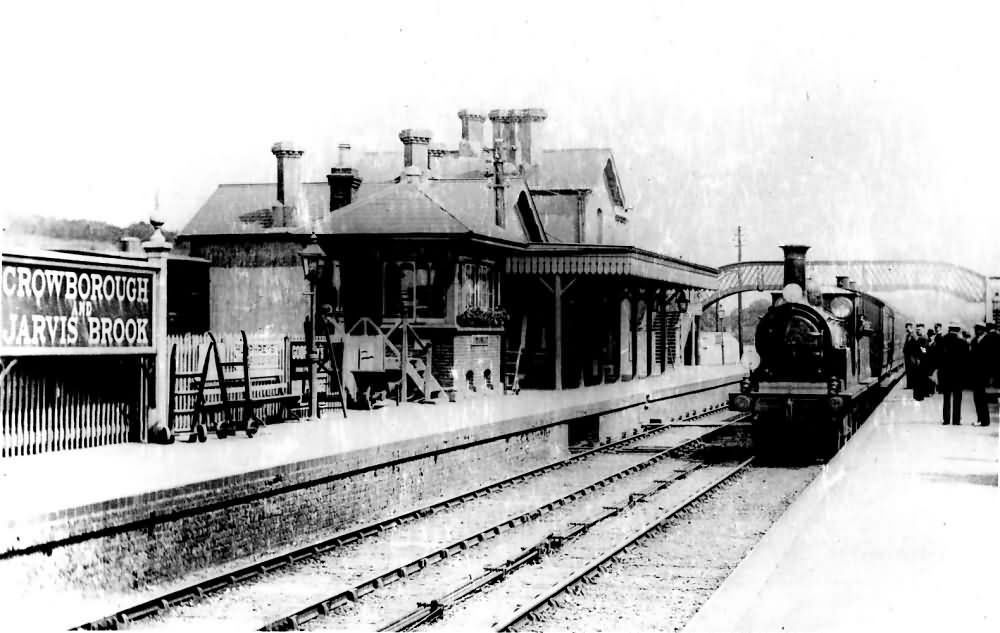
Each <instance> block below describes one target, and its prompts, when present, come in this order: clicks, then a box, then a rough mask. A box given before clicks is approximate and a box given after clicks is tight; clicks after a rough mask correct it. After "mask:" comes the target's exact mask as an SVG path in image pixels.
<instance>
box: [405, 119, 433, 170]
mask: <svg viewBox="0 0 1000 633" xmlns="http://www.w3.org/2000/svg"><path fill="white" fill-rule="evenodd" d="M399 140H400V141H402V142H403V167H416V168H418V169H420V170H421V171H423V170H425V169H427V168H428V157H427V150H428V146H429V145H430V143H431V132H430V130H421V129H411V128H407V129H405V130H402V131H401V132H400V133H399Z"/></svg>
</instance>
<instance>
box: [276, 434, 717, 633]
mask: <svg viewBox="0 0 1000 633" xmlns="http://www.w3.org/2000/svg"><path fill="white" fill-rule="evenodd" d="M735 423H736V421H731V422H729V423H726V424H724V425H721V426H718V427H716V428H713V429H710V430H708V431H706V432H705V433H702V434H701V435H699V436H698V437H695V438H692V439H690V440H687V441H685V442H682V443H681V444H678V445H677V446H674V447H671V448H668V449H666V450H664V451H662V452H660V453H657V454H655V455H653V456H651V457H649V458H647V459H645V460H643V461H641V462H638V463H637V464H633V465H632V466H629V467H627V468H624V469H622V470H619V471H617V472H615V473H612V474H611V475H608V476H607V477H604V478H603V479H600V480H598V481H595V482H593V483H590V484H588V485H586V486H583V487H582V488H579V489H577V490H574V491H573V492H570V493H569V494H566V495H564V496H562V497H560V498H558V499H554V500H552V501H549V502H547V503H544V504H542V505H540V506H538V507H536V508H534V509H532V510H528V511H527V512H523V513H521V514H519V515H517V516H515V517H508V518H506V519H504V520H502V521H501V522H499V523H497V524H495V525H493V526H490V527H488V528H486V529H483V530H480V531H478V532H476V533H474V534H471V535H469V536H466V537H465V538H462V539H460V540H457V541H454V542H452V543H451V544H449V545H445V546H442V547H439V548H438V549H436V550H434V551H432V552H430V553H428V554H424V555H423V556H420V557H419V558H416V559H414V560H412V561H410V562H408V563H405V564H403V565H399V566H397V567H395V568H393V569H389V570H387V571H383V572H380V573H378V574H376V575H375V576H372V577H371V578H368V579H367V580H364V581H362V582H360V583H358V584H356V585H355V586H353V587H351V588H349V589H343V590H341V591H338V592H337V593H335V594H333V595H331V596H328V597H327V598H324V599H322V600H320V601H318V602H314V603H312V604H310V605H308V606H306V607H303V608H301V609H299V610H298V611H295V612H294V613H291V614H289V615H286V616H283V617H281V618H278V619H277V620H273V621H271V622H269V623H267V624H265V625H264V626H263V627H261V628H260V629H259V630H261V631H294V630H297V629H298V628H299V627H300V626H301V625H302V624H305V623H306V622H309V621H311V620H314V619H316V618H318V617H325V616H327V615H329V614H330V613H331V612H333V611H335V610H336V609H339V608H341V607H343V606H344V605H347V604H350V603H352V602H357V601H358V600H359V599H360V598H362V597H364V596H366V595H368V594H369V593H371V592H373V591H375V590H377V589H381V588H382V587H384V586H386V585H388V584H391V583H394V582H396V581H397V580H401V579H403V578H406V577H409V576H412V575H413V574H415V573H419V572H420V571H422V570H423V569H424V568H426V567H428V566H429V565H434V564H437V563H439V562H441V561H443V560H446V559H448V558H450V557H452V556H454V555H456V554H460V553H461V552H463V551H465V550H467V549H469V548H470V547H476V546H478V545H480V544H481V543H484V542H486V541H487V540H490V539H492V538H494V537H496V536H499V535H500V534H502V533H503V532H506V531H508V530H511V529H514V528H516V527H519V526H521V525H523V524H525V523H527V522H528V521H532V520H534V519H537V518H538V517H540V516H542V515H543V514H546V513H548V512H552V511H553V510H555V509H556V508H560V507H562V506H564V505H567V504H569V503H571V502H573V501H576V500H577V499H579V498H581V497H584V496H586V495H588V494H590V493H591V492H593V491H595V490H597V489H598V488H603V487H604V486H607V485H608V484H610V483H613V482H615V481H617V480H619V479H623V478H625V477H627V476H629V475H632V474H634V473H637V472H639V471H641V470H644V469H646V468H649V467H650V466H652V465H654V464H656V463H657V462H660V461H662V460H664V459H666V458H668V457H670V456H671V455H673V454H675V453H680V452H682V451H685V450H693V449H694V448H695V447H696V446H697V443H698V442H701V441H702V440H704V439H705V438H706V437H708V436H709V435H712V434H715V433H718V432H719V431H721V430H723V429H726V428H729V427H731V426H733V425H734V424H735Z"/></svg>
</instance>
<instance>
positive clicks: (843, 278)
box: [837, 275, 851, 290]
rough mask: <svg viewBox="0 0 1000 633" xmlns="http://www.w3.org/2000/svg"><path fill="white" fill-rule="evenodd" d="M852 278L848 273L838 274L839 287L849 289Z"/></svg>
mask: <svg viewBox="0 0 1000 633" xmlns="http://www.w3.org/2000/svg"><path fill="white" fill-rule="evenodd" d="M850 281H851V278H850V277H848V276H847V275H837V287H838V288H843V289H845V290H847V289H848V288H850V285H849V284H850Z"/></svg>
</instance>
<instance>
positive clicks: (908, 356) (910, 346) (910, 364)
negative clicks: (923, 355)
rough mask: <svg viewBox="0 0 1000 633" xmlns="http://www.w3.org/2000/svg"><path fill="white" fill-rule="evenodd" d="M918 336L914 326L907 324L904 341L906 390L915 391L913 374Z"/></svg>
mask: <svg viewBox="0 0 1000 633" xmlns="http://www.w3.org/2000/svg"><path fill="white" fill-rule="evenodd" d="M916 346H917V335H916V334H914V333H913V324H912V323H907V324H906V338H904V339H903V364H904V366H905V367H906V388H907V389H913V385H914V384H915V383H916V380H915V379H914V376H913V372H914V366H915V358H916V350H915V348H916Z"/></svg>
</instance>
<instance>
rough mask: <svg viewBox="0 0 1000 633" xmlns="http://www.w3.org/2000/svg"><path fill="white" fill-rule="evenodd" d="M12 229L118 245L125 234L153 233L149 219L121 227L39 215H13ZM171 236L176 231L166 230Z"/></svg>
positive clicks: (142, 237) (143, 237)
mask: <svg viewBox="0 0 1000 633" xmlns="http://www.w3.org/2000/svg"><path fill="white" fill-rule="evenodd" d="M9 231H10V232H11V233H15V234H16V233H21V234H27V235H45V236H48V237H56V238H60V239H66V240H88V241H93V242H107V243H108V244H111V245H112V246H117V245H118V242H119V241H120V240H121V238H123V237H137V238H139V239H140V240H143V241H145V240H148V239H149V238H150V236H151V235H152V234H153V227H152V225H150V224H149V222H133V223H132V224H129V225H128V226H125V227H121V226H117V225H114V224H109V223H108V222H101V221H100V220H68V219H64V218H46V217H42V216H38V215H33V216H26V217H20V218H11V220H10V225H9ZM163 235H164V236H165V237H166V238H167V239H168V240H173V239H174V237H175V234H174V232H172V231H163Z"/></svg>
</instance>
